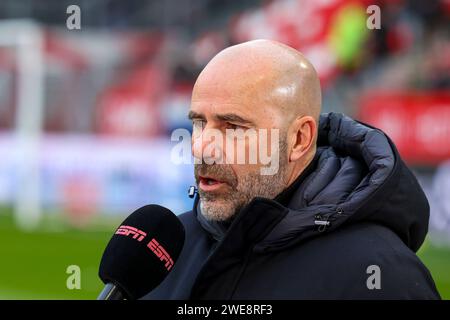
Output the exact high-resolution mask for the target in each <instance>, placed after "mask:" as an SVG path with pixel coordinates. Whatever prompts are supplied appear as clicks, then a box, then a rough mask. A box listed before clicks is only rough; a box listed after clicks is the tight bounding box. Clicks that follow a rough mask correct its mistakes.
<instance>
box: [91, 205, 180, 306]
mask: <svg viewBox="0 0 450 320" xmlns="http://www.w3.org/2000/svg"><path fill="white" fill-rule="evenodd" d="M184 239H185V231H184V226H183V224H182V223H181V221H180V220H179V219H178V217H177V216H176V215H175V214H173V213H172V211H170V210H169V209H167V208H164V207H161V206H158V205H147V206H144V207H142V208H139V209H137V210H136V211H134V212H133V213H132V214H131V215H129V216H128V218H126V219H125V220H124V221H123V222H122V224H121V225H120V226H119V228H118V229H117V230H116V232H115V234H114V235H113V236H112V238H111V240H110V241H109V243H108V245H107V246H106V249H105V251H104V253H103V256H102V259H101V262H100V267H99V277H100V279H101V280H102V281H103V283H105V288H104V289H103V290H102V292H101V293H100V295H99V296H98V298H97V300H124V299H127V300H135V299H139V298H141V297H143V296H144V295H145V294H147V293H149V292H150V291H151V290H153V289H154V288H156V287H157V286H158V285H159V284H160V283H161V282H162V281H163V280H164V279H165V278H166V277H167V275H168V274H169V273H170V271H171V270H172V269H173V266H174V264H175V262H176V261H177V259H178V256H179V255H180V253H181V250H182V248H183V245H184Z"/></svg>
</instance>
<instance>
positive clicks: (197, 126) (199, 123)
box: [192, 119, 206, 136]
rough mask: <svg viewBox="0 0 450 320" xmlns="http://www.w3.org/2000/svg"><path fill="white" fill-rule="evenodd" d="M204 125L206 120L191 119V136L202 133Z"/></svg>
mask: <svg viewBox="0 0 450 320" xmlns="http://www.w3.org/2000/svg"><path fill="white" fill-rule="evenodd" d="M205 125H206V121H205V120H202V119H193V120H192V133H193V136H198V135H200V134H201V133H202V131H203V128H204V127H205Z"/></svg>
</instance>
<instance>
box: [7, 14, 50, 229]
mask: <svg viewBox="0 0 450 320" xmlns="http://www.w3.org/2000/svg"><path fill="white" fill-rule="evenodd" d="M43 40H44V35H43V31H42V29H41V27H40V26H39V25H38V24H36V23H35V22H33V21H30V20H3V21H0V46H1V47H8V48H11V49H12V50H14V52H15V57H16V66H17V69H16V70H17V85H16V92H15V95H16V101H17V105H16V112H15V120H14V133H15V134H14V137H15V148H14V150H11V152H14V155H15V159H16V165H17V167H16V168H17V169H16V170H17V171H16V173H17V176H16V179H17V180H16V193H15V199H14V216H15V221H16V223H17V225H18V226H19V227H20V228H22V229H25V230H32V229H35V228H37V227H38V225H39V222H40V219H41V216H42V205H41V199H42V198H41V192H40V191H41V190H40V187H41V181H40V172H39V152H40V150H39V146H40V140H41V135H42V131H43V111H44V110H43V108H44V101H43V99H44V63H45V62H44V52H43V50H44V47H43V44H44V41H43Z"/></svg>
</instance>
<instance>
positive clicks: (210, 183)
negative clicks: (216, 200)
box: [198, 176, 226, 192]
mask: <svg viewBox="0 0 450 320" xmlns="http://www.w3.org/2000/svg"><path fill="white" fill-rule="evenodd" d="M225 185H226V182H223V181H220V180H217V179H215V178H213V177H207V176H199V182H198V187H199V188H200V189H202V190H203V191H208V192H211V191H216V190H218V189H220V188H222V187H224V186H225Z"/></svg>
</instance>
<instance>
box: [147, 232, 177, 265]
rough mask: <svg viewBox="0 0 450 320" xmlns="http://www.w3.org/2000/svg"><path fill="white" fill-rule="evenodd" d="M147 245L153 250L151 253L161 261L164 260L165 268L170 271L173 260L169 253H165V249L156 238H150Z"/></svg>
mask: <svg viewBox="0 0 450 320" xmlns="http://www.w3.org/2000/svg"><path fill="white" fill-rule="evenodd" d="M147 247H149V248H150V250H152V251H153V253H154V254H155V255H156V256H157V257H158V258H159V260H161V261H162V262H164V261H166V264H165V265H164V266H165V267H166V269H167V271H170V269H171V268H172V267H173V260H172V258H171V257H170V255H169V254H168V253H167V251H166V250H165V249H164V248H163V246H161V245H160V244H159V243H158V241H156V239H154V238H153V239H152V241H150V242H149V243H148V245H147Z"/></svg>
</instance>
